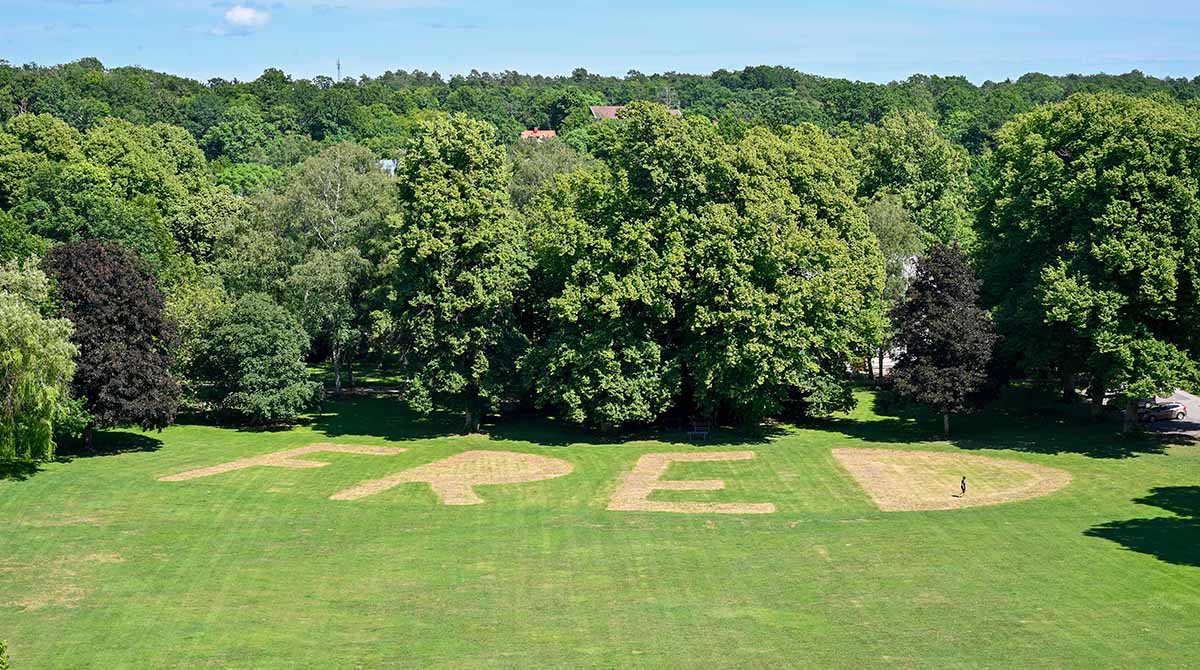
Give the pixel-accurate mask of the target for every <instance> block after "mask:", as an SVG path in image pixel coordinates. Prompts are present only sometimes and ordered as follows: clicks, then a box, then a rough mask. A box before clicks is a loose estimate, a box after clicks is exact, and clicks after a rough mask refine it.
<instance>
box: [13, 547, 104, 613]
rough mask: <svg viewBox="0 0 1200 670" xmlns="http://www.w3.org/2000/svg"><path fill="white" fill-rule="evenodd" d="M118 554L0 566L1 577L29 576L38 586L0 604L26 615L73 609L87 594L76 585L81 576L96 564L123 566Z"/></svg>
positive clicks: (101, 553) (72, 557) (98, 554)
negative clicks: (57, 609) (11, 574)
mask: <svg viewBox="0 0 1200 670" xmlns="http://www.w3.org/2000/svg"><path fill="white" fill-rule="evenodd" d="M124 561H125V559H124V558H122V557H121V555H120V554H115V553H112V552H99V553H93V554H86V555H83V556H68V557H65V558H61V559H58V560H56V561H54V562H52V563H50V564H49V565H48V566H44V565H40V564H38V565H12V564H4V563H0V574H2V573H5V572H10V573H28V574H30V575H32V576H34V577H35V578H36V579H35V583H36V584H37V586H36V587H35V588H34V589H33V590H31V591H30V592H28V593H26V594H25V595H23V596H20V597H17V598H14V599H12V600H8V601H0V605H5V606H11V607H20V608H21V609H23V610H24V611H26V612H34V611H37V610H40V609H43V608H46V607H76V606H78V604H79V602H80V601H81V600H83V599H84V598H86V597H87V594H88V591H87V589H84V588H83V587H81V586H79V585H78V584H77V583H76V582H77V581H79V579H78V578H79V577H80V575H81V574H82V573H84V572H86V571H88V570H90V568H91V566H93V565H96V564H98V563H123V562H124Z"/></svg>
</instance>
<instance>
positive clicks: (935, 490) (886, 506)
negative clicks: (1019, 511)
mask: <svg viewBox="0 0 1200 670" xmlns="http://www.w3.org/2000/svg"><path fill="white" fill-rule="evenodd" d="M833 457H834V458H835V459H837V461H838V463H840V464H841V465H842V467H843V468H845V469H846V470H847V471H848V472H849V473H850V474H851V475H852V476H853V477H854V479H855V480H857V481H858V483H859V485H860V486H862V487H863V489H864V490H866V492H867V494H868V495H870V496H871V499H872V500H874V501H875V504H876V505H877V506H878V507H879V509H880V510H882V511H884V512H913V511H923V510H942V509H958V508H962V507H978V506H981V505H998V504H1000V503H1006V502H1013V501H1016V500H1028V499H1030V498H1037V497H1039V496H1044V495H1047V494H1050V493H1053V492H1055V491H1057V490H1059V489H1061V488H1063V487H1064V486H1066V485H1067V484H1069V483H1070V482H1071V475H1070V473H1068V472H1065V471H1063V470H1059V469H1057V468H1050V467H1046V466H1044V465H1034V464H1033V463H1023V462H1021V461H1011V460H1007V459H1000V458H991V457H989V456H978V455H975V454H955V453H944V452H932V451H896V450H891V449H834V450H833ZM963 476H966V478H967V493H966V495H965V496H964V495H961V494H960V492H959V480H960V478H961V477H963Z"/></svg>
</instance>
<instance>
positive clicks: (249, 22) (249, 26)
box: [212, 5, 271, 35]
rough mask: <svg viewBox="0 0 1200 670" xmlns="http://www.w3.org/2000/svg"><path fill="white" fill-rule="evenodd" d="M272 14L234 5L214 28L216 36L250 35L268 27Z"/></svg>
mask: <svg viewBox="0 0 1200 670" xmlns="http://www.w3.org/2000/svg"><path fill="white" fill-rule="evenodd" d="M270 20H271V13H270V12H267V11H264V10H261V9H256V8H254V7H250V6H247V5H234V6H232V7H230V8H229V9H227V10H225V19H224V20H223V21H221V23H220V24H219V25H218V26H217V27H216V28H213V30H212V33H213V34H214V35H248V34H250V33H252V32H254V31H255V30H258V29H259V28H262V27H263V26H265V25H267V23H268V22H269V21H270Z"/></svg>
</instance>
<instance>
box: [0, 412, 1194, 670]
mask: <svg viewBox="0 0 1200 670" xmlns="http://www.w3.org/2000/svg"><path fill="white" fill-rule="evenodd" d="M860 400H861V401H862V402H861V403H860V406H859V409H857V410H856V411H855V412H853V413H852V414H851V415H849V416H845V417H839V418H837V419H834V420H829V421H823V422H818V423H813V424H811V425H808V426H805V427H780V428H776V429H771V430H769V431H767V432H766V433H765V434H764V435H763V436H762V437H745V436H739V435H737V434H732V433H722V432H718V433H716V434H715V435H714V436H713V437H712V438H711V439H710V440H709V442H708V443H707V444H706V445H694V444H689V443H687V442H686V440H684V439H683V436H681V435H670V434H662V435H655V434H646V435H641V436H632V437H630V438H629V439H624V438H620V439H611V440H608V441H606V440H604V439H600V438H598V437H596V436H593V435H589V434H587V433H584V432H576V431H572V430H569V429H564V428H560V427H558V426H556V425H555V424H553V423H552V422H548V421H543V420H529V421H521V420H512V421H508V422H505V423H502V424H500V425H497V426H491V427H489V435H490V436H465V437H464V436H454V435H452V434H451V428H452V427H453V426H454V425H455V423H456V421H455V419H454V418H453V417H434V418H430V419H423V418H419V417H415V416H413V415H412V414H410V413H408V412H406V411H404V410H403V408H402V407H401V405H400V404H399V403H398V401H396V400H395V399H391V398H356V399H350V400H344V401H340V402H333V403H330V404H329V405H328V406H327V408H326V412H327V413H325V414H322V415H319V416H316V417H314V419H313V421H312V422H311V423H309V424H308V425H305V426H301V427H298V428H295V429H293V430H289V431H283V432H252V431H237V430H231V429H224V428H217V427H209V426H193V425H181V426H177V427H173V428H171V429H168V430H166V431H163V432H162V433H150V434H146V435H141V434H137V433H123V432H115V433H109V434H107V435H106V436H105V439H106V440H107V443H108V445H109V450H110V451H121V450H124V451H123V452H122V453H111V454H105V455H100V456H94V457H77V458H74V459H73V460H70V461H67V462H56V463H50V464H46V465H44V466H42V468H41V469H40V470H39V471H36V472H32V471H28V470H22V469H19V468H9V469H8V470H7V471H6V473H5V478H4V479H0V519H2V520H3V524H4V526H3V529H0V638H3V639H7V640H8V641H9V643H10V655H11V657H12V663H13V667H14V668H16V669H17V670H52V669H67V668H70V669H84V668H95V669H100V668H104V669H106V670H108V669H114V668H120V669H143V668H144V669H147V670H150V669H153V670H164V669H170V668H181V669H182V668H231V669H232V668H236V669H239V670H250V669H255V670H268V669H269V670H276V669H280V670H282V669H297V670H299V669H304V670H350V669H356V668H362V669H374V668H456V669H457V668H697V667H707V668H1022V669H1028V668H1056V669H1057V668H1120V669H1128V668H1195V667H1198V666H1200V545H1198V540H1200V518H1198V517H1200V447H1197V446H1190V445H1174V446H1171V445H1163V444H1160V443H1157V442H1151V441H1132V442H1131V441H1125V440H1121V439H1119V438H1116V437H1114V436H1113V435H1112V427H1111V426H1105V425H1100V426H1097V425H1088V424H1084V423H1076V422H1072V421H1068V420H1062V419H1056V418H1055V417H1054V416H1053V415H1049V416H1045V417H1041V418H1037V417H1026V416H1025V415H1017V414H1008V413H1004V412H1001V411H999V410H996V411H993V412H992V413H990V414H988V415H985V416H983V417H980V418H977V419H971V420H959V421H958V422H957V423H958V425H957V427H958V429H959V430H960V431H961V433H960V435H959V437H958V438H956V440H955V441H954V442H943V441H937V440H936V439H935V438H932V437H931V436H932V434H933V433H934V432H935V431H936V430H937V429H939V428H940V422H938V421H937V420H936V419H935V420H930V421H927V422H925V421H920V422H917V421H914V420H913V419H911V418H904V417H896V416H881V415H878V414H876V413H875V412H874V411H873V409H872V402H871V401H872V397H871V396H870V395H869V394H867V393H861V394H860ZM319 442H334V443H340V444H358V445H379V446H395V447H403V448H405V449H407V451H406V452H404V453H402V454H398V455H392V456H372V455H357V454H345V453H321V454H313V455H310V456H305V457H303V458H307V459H310V460H318V461H326V462H328V463H330V465H329V466H328V467H324V468H312V469H299V470H293V469H282V468H274V467H258V468H251V469H246V470H241V471H237V472H229V473H224V474H220V475H215V476H212V477H206V478H202V479H194V480H189V481H180V482H160V481H157V478H158V477H162V476H165V475H171V474H176V473H179V472H182V471H186V470H189V469H193V468H200V467H206V466H211V465H216V464H219V463H223V462H227V461H231V460H235V459H238V458H245V457H248V456H255V455H261V454H266V453H270V452H274V451H279V450H283V449H289V448H294V447H302V446H306V445H310V444H314V443H319ZM838 447H873V448H885V449H913V450H933V451H946V452H955V451H958V450H962V451H963V452H965V453H971V454H979V455H987V456H995V457H998V458H1003V459H1014V460H1020V461H1023V462H1028V463H1035V464H1041V465H1048V466H1052V467H1055V468H1060V469H1062V470H1066V471H1067V472H1069V473H1070V474H1071V475H1072V477H1073V479H1072V482H1071V484H1070V485H1068V486H1067V487H1066V488H1065V489H1062V490H1060V491H1058V492H1056V493H1053V494H1051V495H1049V496H1046V497H1042V498H1038V499H1034V500H1028V501H1023V502H1013V503H1007V504H1002V505H995V506H988V507H975V508H968V509H958V510H946V511H931V512H889V513H884V512H880V511H878V509H877V508H876V507H875V506H874V504H873V503H872V501H871V499H870V498H869V497H868V495H867V494H866V493H865V492H864V490H863V489H862V488H861V487H860V486H859V485H858V484H857V483H856V482H855V480H854V479H853V478H851V476H850V475H849V474H848V473H847V472H846V471H845V470H843V469H842V468H841V467H840V466H839V465H838V463H837V461H835V460H834V458H833V456H832V455H831V451H832V449H834V448H838ZM470 449H489V450H504V451H515V452H521V453H529V454H538V455H544V456H552V457H555V458H561V459H565V460H567V461H569V462H570V463H571V464H572V465H573V468H574V469H573V471H572V472H571V473H570V474H568V475H566V476H564V477H560V478H557V479H552V480H547V481H542V482H536V483H529V484H519V485H506V486H494V487H480V488H478V489H477V492H478V493H479V494H480V495H481V496H482V497H483V498H484V499H485V501H486V502H485V504H482V505H477V506H468V507H448V506H445V505H442V504H440V503H439V502H438V500H437V498H436V497H435V495H434V494H433V493H432V491H431V490H430V488H429V486H427V485H424V484H419V483H414V484H404V485H401V486H398V487H396V488H394V489H391V490H389V491H385V492H382V493H378V494H376V495H373V496H370V497H366V498H362V499H360V500H354V501H334V500H330V499H329V496H330V495H332V494H334V493H336V492H338V491H340V490H342V489H344V488H347V487H349V486H352V485H355V484H358V483H360V482H363V481H364V480H371V479H378V478H380V477H384V476H386V475H389V474H392V473H395V472H397V471H400V470H403V469H405V468H410V467H415V466H418V465H423V464H425V463H429V462H432V461H436V460H438V459H441V458H445V457H448V456H452V455H455V454H458V453H460V452H463V451H466V450H470ZM733 450H739V451H742V450H748V451H753V452H754V453H755V455H756V457H755V458H754V459H753V460H744V461H736V462H703V463H681V464H675V465H672V466H671V468H670V470H669V471H668V473H667V475H666V477H667V478H671V479H723V480H725V483H726V487H725V488H724V489H723V490H719V491H686V492H684V491H673V492H659V493H656V494H654V497H653V498H652V499H654V500H679V501H683V500H687V501H716V502H770V503H774V504H775V506H776V508H777V510H776V512H775V513H773V514H763V515H744V516H733V515H716V514H671V513H652V512H614V511H608V510H606V506H607V504H608V500H609V498H610V496H611V495H612V493H613V491H614V490H615V488H616V487H617V485H618V483H619V481H620V479H621V477H622V476H623V475H624V474H625V473H627V472H628V471H629V470H630V469H631V468H632V467H633V465H634V464H635V462H637V460H638V458H639V457H640V456H641V455H643V454H647V453H655V452H665V451H684V452H697V451H733ZM957 474H958V473H956V472H947V473H946V479H947V481H946V488H947V493H950V492H952V491H953V489H954V488H955V487H956V486H957V484H958V478H957Z"/></svg>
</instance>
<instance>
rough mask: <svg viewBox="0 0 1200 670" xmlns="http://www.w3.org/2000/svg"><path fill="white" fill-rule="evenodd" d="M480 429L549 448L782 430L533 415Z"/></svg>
mask: <svg viewBox="0 0 1200 670" xmlns="http://www.w3.org/2000/svg"><path fill="white" fill-rule="evenodd" d="M484 429H485V430H486V431H487V433H488V434H489V435H491V436H492V437H494V438H496V439H498V440H513V441H517V442H532V443H533V444H537V445H542V446H553V447H565V446H569V445H572V444H583V445H605V444H609V445H612V444H624V443H627V442H643V441H656V442H667V443H673V444H691V445H692V446H696V447H705V446H708V447H721V446H732V445H745V444H761V443H764V442H767V441H768V440H769V439H770V438H772V437H775V436H778V435H783V434H784V433H785V431H784V430H783V429H782V428H780V427H778V426H773V425H767V426H758V427H754V428H751V429H738V428H732V427H729V426H714V427H713V428H712V429H711V430H709V432H708V435H707V436H706V437H702V436H699V435H692V436H689V435H688V433H687V431H685V430H684V429H683V428H681V427H665V426H658V425H647V426H633V427H629V428H623V429H620V430H613V431H610V432H600V431H596V430H591V429H588V428H586V427H583V426H579V425H576V424H573V423H569V422H567V421H563V420H561V419H557V418H553V417H543V416H536V415H516V416H506V417H501V418H500V419H498V420H496V421H495V423H489V424H487V425H485V426H484Z"/></svg>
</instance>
